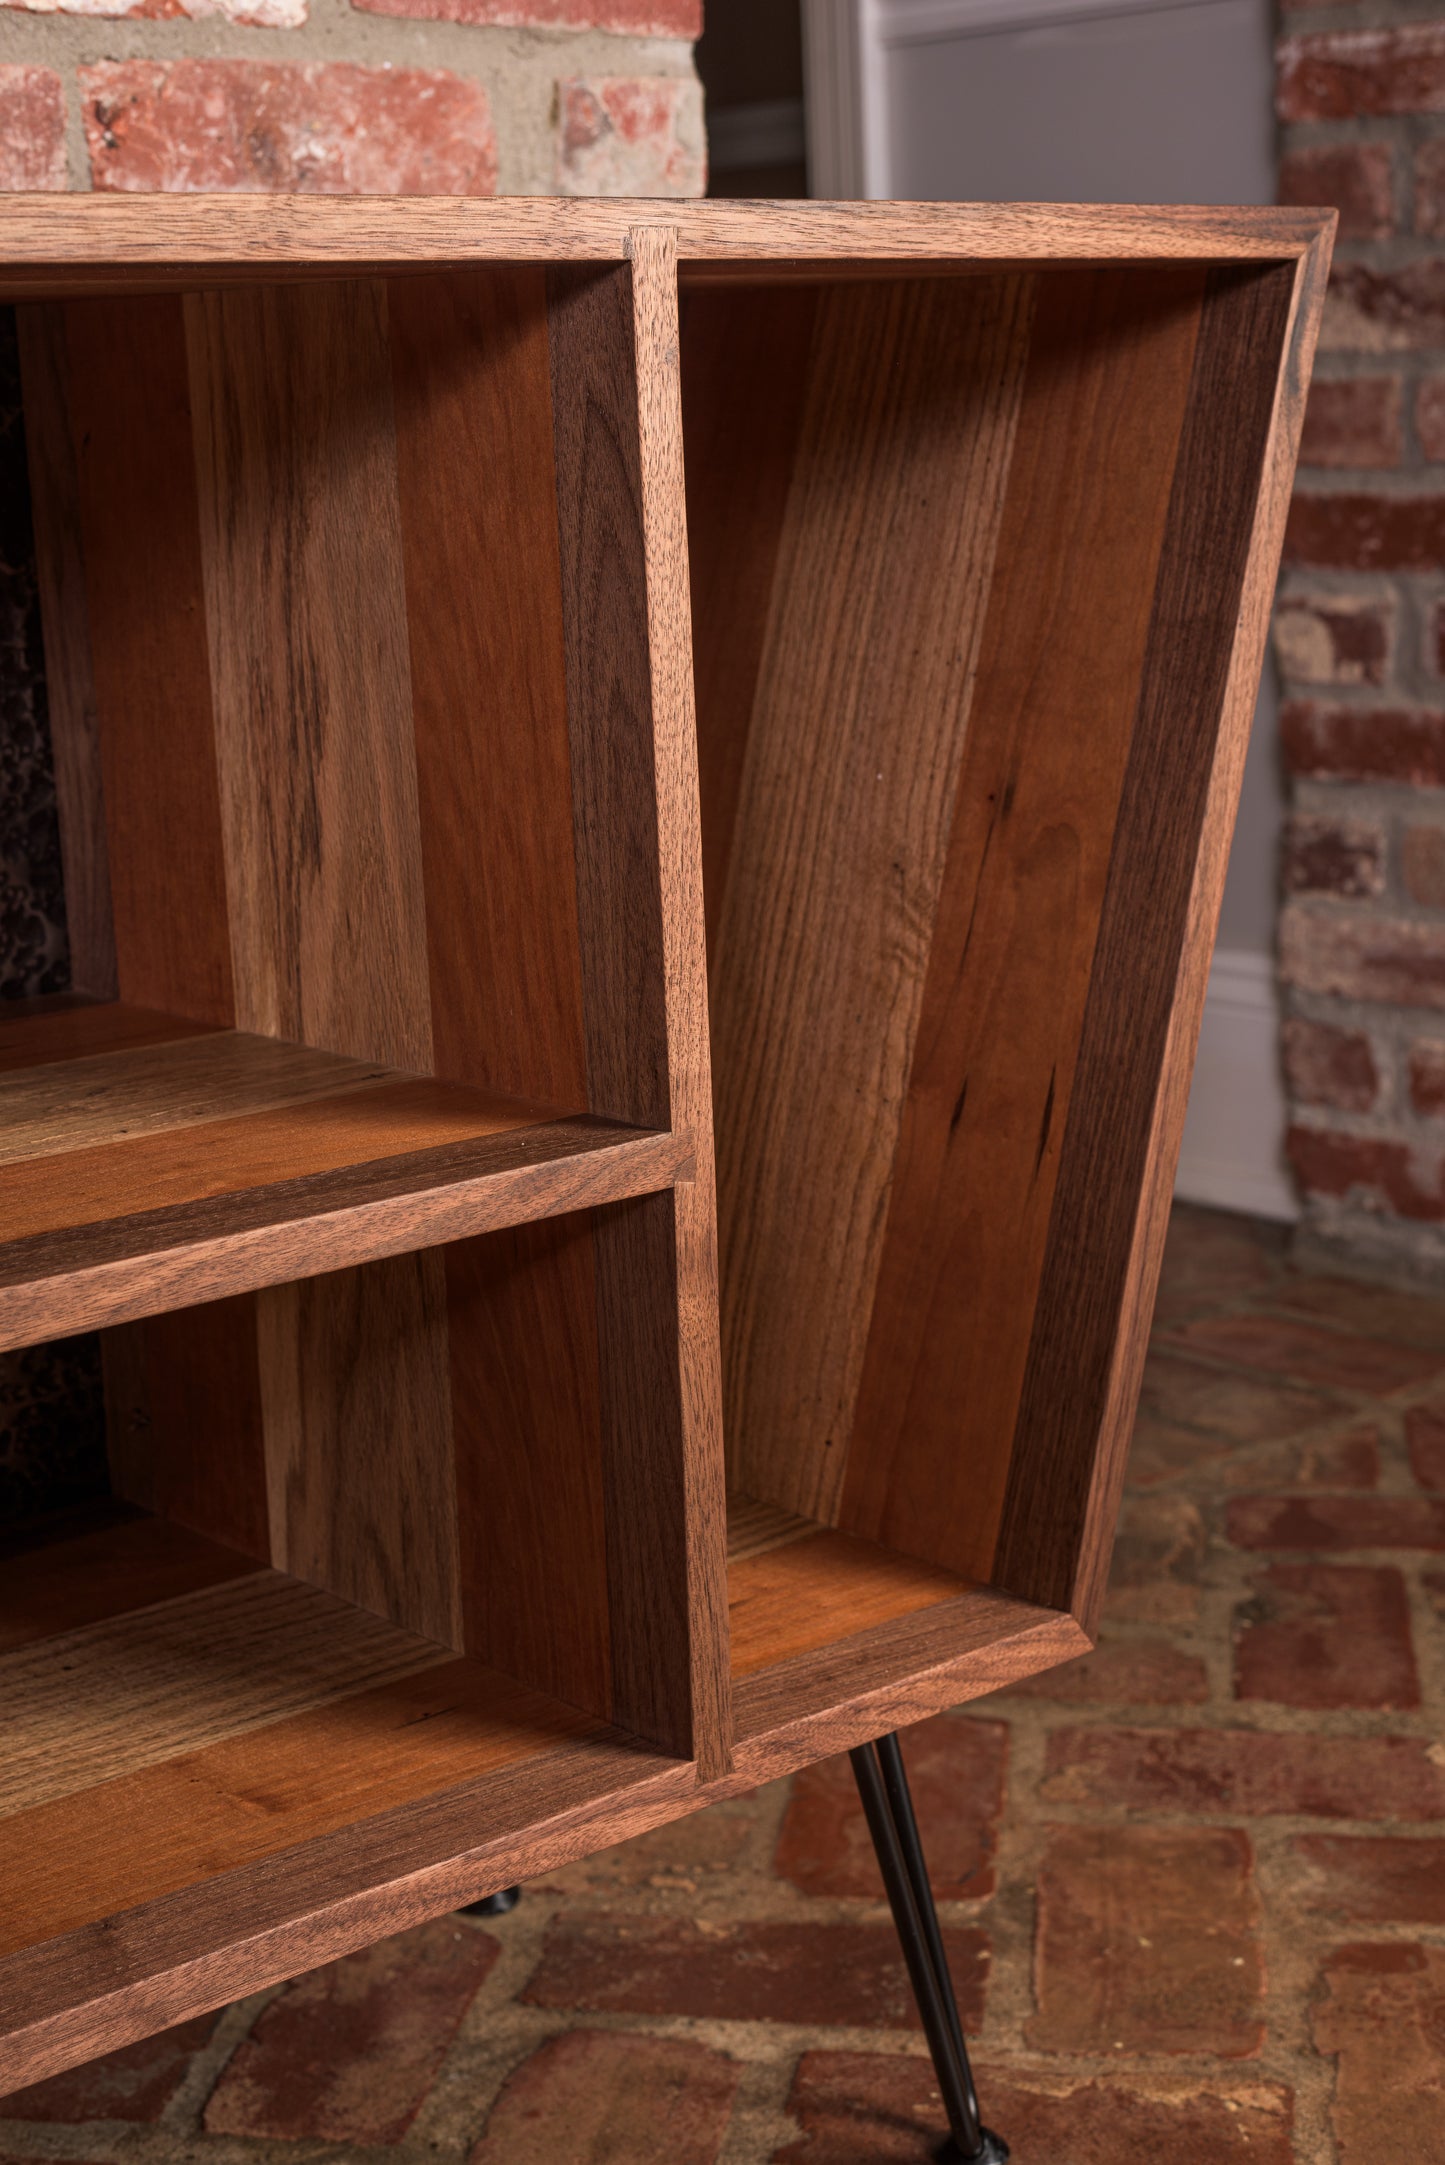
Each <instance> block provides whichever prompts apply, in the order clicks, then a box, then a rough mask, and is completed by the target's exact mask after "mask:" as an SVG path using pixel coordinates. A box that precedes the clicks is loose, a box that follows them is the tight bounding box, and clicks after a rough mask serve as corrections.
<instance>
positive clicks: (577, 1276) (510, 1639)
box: [445, 1213, 612, 1719]
mask: <svg viewBox="0 0 1445 2165" xmlns="http://www.w3.org/2000/svg"><path fill="white" fill-rule="evenodd" d="M592 1245H593V1244H592V1218H591V1215H590V1214H589V1213H583V1214H581V1215H578V1216H571V1217H564V1218H546V1219H543V1220H542V1221H541V1222H540V1223H538V1224H536V1225H523V1226H517V1227H515V1228H514V1229H512V1230H510V1231H508V1232H504V1233H492V1234H488V1235H487V1236H486V1237H485V1238H483V1239H481V1240H469V1241H458V1242H456V1243H455V1244H454V1245H453V1246H451V1247H449V1248H447V1249H446V1250H445V1256H446V1277H447V1299H448V1316H449V1322H450V1334H451V1398H452V1419H453V1423H454V1426H455V1435H456V1479H457V1528H458V1539H459V1544H460V1557H461V1588H462V1610H463V1622H464V1626H465V1644H466V1650H467V1652H468V1653H471V1654H476V1655H478V1656H480V1658H481V1659H482V1660H484V1661H488V1662H490V1663H491V1664H492V1665H493V1666H494V1667H495V1668H498V1669H503V1670H505V1671H506V1672H507V1674H508V1675H510V1676H515V1677H519V1678H520V1679H521V1680H522V1681H523V1682H525V1683H527V1684H531V1685H535V1686H536V1687H538V1688H539V1689H541V1690H545V1691H551V1692H555V1693H556V1694H557V1696H558V1697H559V1698H561V1699H565V1700H567V1701H568V1702H569V1704H571V1705H573V1706H580V1707H584V1708H585V1709H586V1710H587V1711H588V1713H591V1714H596V1715H599V1716H601V1717H603V1718H604V1719H606V1718H609V1717H610V1715H611V1712H612V1689H611V1627H610V1623H609V1610H608V1588H607V1547H606V1534H605V1528H604V1520H603V1498H602V1434H601V1409H600V1399H599V1393H600V1383H599V1377H598V1348H597V1291H596V1278H595V1272H594V1267H593V1252H592Z"/></svg>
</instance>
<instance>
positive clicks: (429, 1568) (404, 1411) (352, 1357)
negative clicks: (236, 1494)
mask: <svg viewBox="0 0 1445 2165" xmlns="http://www.w3.org/2000/svg"><path fill="white" fill-rule="evenodd" d="M446 1310H447V1302H446V1268H445V1264H444V1261H443V1258H442V1256H441V1254H440V1253H439V1252H438V1251H437V1250H435V1249H423V1250H422V1251H421V1252H420V1253H419V1254H416V1255H403V1256H394V1257H391V1258H389V1259H388V1260H386V1261H385V1262H378V1263H371V1264H368V1265H367V1266H366V1267H365V1268H364V1269H362V1270H354V1271H342V1272H337V1273H334V1274H331V1275H329V1276H327V1277H323V1278H308V1279H303V1280H302V1281H301V1282H300V1283H299V1284H295V1285H288V1286H276V1287H274V1288H271V1289H270V1290H268V1291H266V1292H263V1293H260V1294H258V1295H257V1298H256V1321H257V1336H258V1349H259V1358H260V1374H261V1405H262V1421H263V1427H264V1432H265V1439H266V1441H265V1450H266V1493H267V1497H268V1501H269V1506H270V1520H271V1557H272V1561H273V1562H274V1563H275V1564H276V1565H277V1567H278V1568H279V1569H281V1570H283V1571H291V1572H294V1573H296V1574H297V1576H299V1577H301V1578H305V1579H309V1580H312V1581H314V1582H315V1583H317V1584H318V1585H322V1586H327V1587H329V1588H331V1590H332V1591H333V1592H334V1593H337V1594H340V1595H341V1596H342V1597H343V1598H344V1599H345V1600H347V1601H354V1602H356V1603H358V1604H359V1605H360V1606H361V1607H362V1608H365V1609H371V1610H374V1611H375V1613H376V1614H377V1615H378V1616H385V1617H390V1618H391V1619H392V1620H393V1622H395V1623H397V1624H399V1625H401V1626H402V1627H403V1628H404V1629H408V1630H411V1631H416V1632H420V1633H422V1634H423V1635H424V1636H425V1637H426V1638H429V1639H435V1640H438V1641H440V1642H441V1643H442V1644H443V1645H445V1646H448V1647H453V1648H457V1649H460V1648H461V1646H462V1643H463V1631H462V1602H461V1586H460V1571H459V1562H458V1555H457V1504H456V1484H455V1479H454V1474H453V1462H452V1416H451V1392H450V1385H449V1379H448V1365H447V1362H448V1354H447V1323H446Z"/></svg>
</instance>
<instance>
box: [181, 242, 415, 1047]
mask: <svg viewBox="0 0 1445 2165" xmlns="http://www.w3.org/2000/svg"><path fill="white" fill-rule="evenodd" d="M185 322H186V336H187V344H188V350H189V361H190V372H191V380H192V385H193V397H194V404H195V422H196V429H195V434H196V443H195V468H196V471H197V472H198V474H199V476H200V491H199V493H200V520H201V538H202V549H201V556H202V560H203V563H204V568H205V614H206V621H207V624H208V626H209V633H210V650H211V671H212V679H213V687H214V704H215V738H216V758H217V762H218V765H219V771H220V793H221V813H222V820H223V824H224V829H225V838H226V878H227V885H228V891H229V896H230V912H231V945H232V952H233V954H234V958H235V975H236V1015H235V1019H236V1021H237V1023H238V1024H239V1025H240V1026H241V1027H242V1028H246V1029H252V1030H260V1031H263V1032H265V1033H267V1034H268V1035H270V1036H275V1037H289V1038H294V1039H297V1040H299V1041H301V1042H304V1043H306V1044H309V1045H314V1046H317V1047H320V1048H321V1049H323V1050H326V1051H329V1052H340V1053H348V1054H350V1055H351V1056H352V1057H353V1058H356V1059H362V1060H381V1061H385V1062H386V1063H387V1064H388V1065H390V1066H393V1067H402V1068H410V1069H412V1070H414V1071H417V1072H419V1073H422V1074H426V1073H430V1071H431V1055H432V1042H431V1017H430V1002H429V998H428V993H427V969H426V918H425V904H424V899H423V891H422V870H421V846H420V828H419V821H418V813H417V781H416V758H415V754H414V751H413V746H412V729H411V691H410V681H409V673H408V662H407V636H406V612H405V606H404V601H403V583H402V564H401V538H400V515H399V511H398V506H397V485H396V452H395V442H394V437H393V430H392V411H391V363H390V356H389V353H388V349H387V343H386V300H385V290H384V288H383V287H382V286H381V285H379V284H378V283H376V282H374V281H358V282H355V283H338V284H335V285H329V286H317V287H306V288H300V287H288V286H274V287H265V288H258V289H256V290H255V291H250V292H230V293H220V292H214V291H213V292H210V293H207V294H197V295H193V296H191V297H190V298H188V299H187V301H186V303H185Z"/></svg>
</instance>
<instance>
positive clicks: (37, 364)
mask: <svg viewBox="0 0 1445 2165" xmlns="http://www.w3.org/2000/svg"><path fill="white" fill-rule="evenodd" d="M15 314H16V327H17V331H18V336H19V345H20V373H21V381H22V384H23V387H24V400H25V443H26V452H27V456H28V461H29V467H30V502H31V511H32V516H33V519H34V525H35V568H36V575H37V578H38V582H39V588H40V614H41V621H42V623H43V625H44V630H45V691H46V700H47V703H48V706H49V711H50V738H51V746H52V751H53V756H54V760H55V796H56V803H57V808H58V810H59V814H60V856H61V864H62V866H63V868H64V874H65V928H66V935H67V938H68V939H69V942H70V979H71V984H72V985H73V986H74V988H75V990H76V991H77V992H85V993H90V994H92V995H93V996H94V997H95V998H97V999H102V1000H113V999H114V998H115V997H116V991H117V987H116V969H115V925H114V922H113V920H112V917H111V904H110V851H109V845H108V843H107V840H106V832H105V789H104V785H103V783H102V781H101V766H100V720H99V716H98V714H97V712H96V703H95V672H94V668H93V665H92V662H91V654H90V610H89V606H88V604H87V601H86V592H85V585H86V581H85V552H84V548H83V546H82V542H81V532H80V477H79V474H78V472H77V470H76V459H75V443H74V439H73V437H72V435H71V427H70V361H69V355H68V352H67V345H66V336H65V310H64V308H63V307H61V306H60V305H59V304H58V303H50V304H48V305H40V306H35V307H29V308H19V309H17V310H16V312H15Z"/></svg>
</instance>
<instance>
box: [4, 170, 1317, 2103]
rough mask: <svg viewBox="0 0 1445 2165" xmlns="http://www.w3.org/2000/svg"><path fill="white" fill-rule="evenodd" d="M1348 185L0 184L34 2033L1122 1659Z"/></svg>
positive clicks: (8, 1865)
mask: <svg viewBox="0 0 1445 2165" xmlns="http://www.w3.org/2000/svg"><path fill="white" fill-rule="evenodd" d="M1330 242H1331V224H1330V220H1329V218H1328V217H1327V216H1326V215H1325V214H1322V213H1314V212H1303V211H1294V210H1291V211H1276V210H1268V211H1266V210H1247V211H1213V212H1200V211H1191V210H1179V211H1172V210H1152V211H1136V210H1130V209H1128V208H1126V207H1125V208H1120V207H1114V208H1108V209H1089V208H1088V207H1085V206H1071V207H1068V208H1066V209H1059V210H1048V209H1040V208H1039V207H1038V206H1007V205H988V206H977V205H975V206H959V205H928V206H904V205H886V204H863V205H851V206H850V205H831V206H830V205H795V206H768V205H732V204H706V203H704V204H690V205H677V206H661V205H658V204H655V203H654V204H648V205H627V204H602V203H594V204H580V203H574V204H558V203H549V204H537V203H532V204H522V203H516V202H513V203H507V202H499V203H495V204H456V203H440V202H434V203H426V202H416V203H397V202H393V203H384V202H377V201H372V200H362V199H358V200H354V201H343V200H339V199H338V200H336V201H330V202H323V201H319V200H318V201H310V200H307V201H297V202H292V203H288V204H286V205H284V206H277V205H276V204H274V203H271V204H267V205H265V206H260V205H257V204H254V203H247V202H246V201H244V200H242V199H225V200H222V199H216V200H215V201H212V202H209V203H199V204H198V203H196V202H194V201H186V200H184V199H180V198H176V199H164V198H159V197H157V198H128V199H125V200H122V199H120V198H114V199H106V198H103V197H95V198H76V199H58V198H57V199H46V198H39V197H36V198H12V199H7V200H5V201H3V202H0V293H3V294H10V295H14V296H16V297H18V298H19V299H20V301H21V302H22V305H21V307H20V309H19V313H18V320H19V323H20V344H21V362H22V379H23V398H24V408H25V427H26V439H27V449H28V458H29V470H30V475H31V479H32V488H33V496H34V513H35V528H36V557H37V571H38V577H39V586H40V593H41V601H42V611H43V617H44V627H45V650H46V669H47V692H48V703H49V711H50V715H51V719H52V727H53V735H54V741H55V759H56V785H57V798H58V804H59V812H60V823H61V842H62V853H63V858H64V867H65V884H66V912H67V923H68V930H69V938H70V948H71V955H72V961H73V968H74V981H75V986H76V988H77V994H78V995H79V996H78V997H76V998H74V999H69V1000H66V1001H59V1002H50V1003H47V1004H46V1005H45V1006H44V1007H43V1008H38V1009H35V1010H11V1011H10V1012H9V1013H8V1014H0V1136H3V1138H4V1140H3V1141H0V1346H6V1345H15V1344H18V1343H26V1342H29V1341H31V1340H33V1339H37V1338H40V1337H42V1336H44V1335H46V1334H48V1333H52V1332H59V1331H68V1330H78V1329H81V1328H85V1327H91V1326H102V1327H103V1328H102V1337H101V1349H102V1359H103V1365H104V1374H105V1395H106V1418H107V1429H108V1449H109V1462H110V1477H111V1487H112V1491H113V1495H114V1498H115V1499H116V1504H117V1507H118V1508H119V1509H120V1510H121V1515H120V1516H119V1517H112V1518H111V1519H110V1520H108V1521H107V1522H106V1523H104V1524H97V1525H95V1526H93V1527H90V1528H89V1529H88V1530H74V1529H72V1530H71V1532H70V1533H68V1534H67V1535H66V1536H65V1537H64V1538H63V1539H62V1538H60V1537H59V1536H57V1537H56V1538H54V1539H47V1540H46V1542H45V1545H44V1546H37V1540H36V1538H33V1537H30V1536H24V1535H17V1537H16V1540H15V1542H14V1543H12V1544H11V1551H10V1553H8V1554H7V1553H6V1550H5V1541H4V1529H0V1729H3V1732H4V1734H5V1736H6V1745H7V1748H6V1758H5V1763H4V1765H3V1766H0V2088H3V2087H5V2086H8V2085H15V2084H19V2083H22V2082H26V2081H33V2080H35V2079H37V2078H39V2077H41V2076H43V2075H45V2074H47V2073H50V2072H52V2071H54V2070H56V2069H58V2068H61V2067H64V2066H66V2065H68V2064H71V2063H73V2062H74V2061H76V2060H78V2059H81V2058H84V2057H85V2056H86V2055H87V2054H90V2053H96V2052H100V2051H104V2050H106V2049H108V2048H110V2047H113V2046H117V2045H120V2044H123V2043H125V2042H127V2041H129V2040H131V2039H134V2038H136V2037H139V2036H141V2035H143V2034H145V2033H146V2032H147V2031H148V2030H154V2029H158V2028H161V2027H164V2026H165V2025H166V2024H168V2023H172V2022H177V2021H180V2020H182V2019H184V2018H185V2017H186V2016H188V2015H191V2014H195V2013H197V2012H199V2011H201V2010H202V2009H204V2008H209V2007H213V2006H216V2005H218V2004H220V2003H221V2002H223V2001H225V2000H227V1999H230V1998H234V1997H238V1996H240V1995H242V1994H245V1993H249V1992H252V1991H255V1990H257V1989H259V1988H260V1987H262V1986H264V1985H267V1984H269V1983H271V1982H273V1981H275V1980H277V1979H279V1978H282V1977H285V1976H289V1975H294V1974H296V1973H297V1972H298V1971H300V1970H304V1969H306V1968H308V1967H310V1966H312V1965H314V1964H317V1963H321V1962H324V1961H328V1960H331V1959H333V1958H334V1957H336V1956H338V1955H340V1954H343V1953H345V1952H346V1951H347V1950H348V1949H351V1948H354V1947H358V1946H361V1945H363V1944H365V1943H366V1942H368V1941H369V1940H372V1939H375V1938H378V1937H380V1936H382V1935H383V1934H385V1933H387V1932H390V1931H394V1930H399V1929H401V1928H402V1927H404V1926H406V1925H409V1924H412V1923H415V1922H418V1921H420V1920H421V1919H422V1918H425V1917H428V1916H433V1915H437V1914H440V1913H441V1912H442V1911H444V1910H446V1909H447V1908H448V1907H451V1906H454V1905H456V1904H458V1903H461V1902H464V1901H467V1900H470V1899H474V1898H475V1897H477V1896H479V1895H481V1894H483V1893H485V1892H487V1891H489V1890H490V1889H493V1888H496V1887H498V1886H501V1885H506V1884H509V1883H510V1882H512V1881H513V1880H517V1879H521V1878H526V1877H528V1876H530V1875H531V1874H533V1873H536V1872H540V1871H543V1870H547V1869H550V1868H552V1867H553V1866H555V1865H557V1864H559V1863H561V1862H563V1861H565V1860H566V1859H568V1858H572V1857H576V1856H580V1855H583V1854H585V1853H587V1852H588V1851H589V1850H591V1849H595V1848H597V1847H599V1846H601V1845H603V1844H605V1843H607V1842H611V1841H617V1840H620V1839H622V1838H624V1837H625V1836H627V1835H629V1834H633V1833H637V1832H640V1831H642V1830H643V1829H644V1828H646V1827H648V1826H651V1825H655V1824H658V1823H660V1822H661V1821H664V1820H666V1819H669V1818H672V1817H675V1816H677V1815H678V1814H679V1813H681V1812H685V1811H690V1810H696V1809H698V1808H699V1807H701V1806H702V1805H704V1804H706V1803H708V1802H710V1801H711V1800H713V1799H715V1798H718V1797H723V1796H727V1795H729V1794H732V1793H735V1792H736V1791H737V1790H739V1789H740V1788H743V1787H746V1786H749V1785H750V1784H752V1783H754V1782H756V1781H759V1780H764V1779H767V1778H768V1777H769V1776H771V1775H774V1774H779V1773H785V1772H787V1771H788V1770H789V1769H790V1768H794V1767H798V1766H802V1765H805V1764H807V1763H808V1762H809V1761H811V1760H815V1759H817V1758H819V1757H820V1756H822V1755H824V1754H827V1753H831V1752H836V1751H841V1750H844V1749H847V1748H850V1747H852V1746H854V1745H857V1744H859V1743H860V1742H863V1741H864V1740H866V1739H867V1738H870V1737H873V1736H876V1735H878V1734H880V1733H881V1732H882V1731H884V1730H888V1729H892V1728H896V1727H899V1726H901V1725H903V1724H905V1723H907V1722H910V1721H913V1720H916V1719H918V1718H919V1717H920V1716H922V1715H925V1714H929V1713H932V1712H934V1711H937V1710H939V1709H941V1708H943V1707H946V1706H949V1705H953V1704H956V1703H958V1702H960V1701H962V1700H965V1699H969V1698H973V1697H977V1696H978V1695H980V1694H982V1693H985V1692H988V1691H990V1690H993V1689H995V1688H997V1687H998V1686H1000V1685H1002V1684H1005V1683H1007V1682H1009V1681H1011V1680H1014V1679H1017V1678H1019V1677H1022V1676H1027V1675H1030V1674H1033V1673H1034V1672H1036V1671H1038V1670H1040V1669H1043V1668H1047V1667H1048V1666H1050V1665H1051V1664H1053V1663H1055V1662H1059V1661H1063V1660H1066V1659H1068V1658H1070V1657H1071V1656H1072V1655H1074V1654H1076V1653H1078V1652H1080V1651H1081V1650H1082V1649H1083V1648H1084V1647H1086V1646H1087V1645H1088V1643H1089V1639H1090V1634H1091V1632H1092V1630H1093V1627H1094V1620H1095V1618H1096V1615H1097V1612H1098V1605H1099V1600H1100V1596H1101V1591H1102V1587H1103V1583H1104V1578H1105V1573H1106V1570H1107V1564H1108V1554H1109V1546H1110V1541H1111V1538H1112V1531H1113V1522H1114V1515H1115V1511H1116V1508H1117V1500H1118V1494H1119V1485H1120V1480H1121V1475H1122V1464H1123V1455H1124V1450H1125V1447H1126V1443H1127V1437H1128V1432H1129V1428H1130V1424H1131V1420H1132V1415H1133V1408H1134V1404H1135V1401H1136V1397H1137V1391H1138V1384H1139V1375H1140V1368H1141V1364H1142V1359H1143V1351H1144V1345H1145V1339H1146V1334H1147V1328H1148V1320H1149V1314H1150V1308H1151V1305H1152V1299H1153V1289H1154V1284H1155V1279H1156V1276H1157V1270H1158V1264H1159V1257H1160V1251H1161V1245H1162V1237H1163V1229H1164V1224H1165V1221H1166V1217H1167V1208H1168V1199H1169V1194H1170V1189H1171V1185H1172V1178H1173V1170H1174V1159H1175V1154H1176V1152H1177V1146H1178V1140H1179V1134H1180V1131H1181V1128H1182V1124H1183V1117H1184V1108H1185V1103H1186V1099H1187V1093H1188V1084H1189V1067H1190V1060H1191V1057H1192V1048H1193V1044H1194V1041H1195V1037H1196V1034H1197V1029H1198V1023H1199V1017H1200V1012H1201V1008H1202V1003H1203V997H1204V988H1205V982H1206V978H1207V973H1208V962H1209V951H1210V944H1211V939H1212V934H1213V926H1214V921H1215V916H1216V913H1217V910H1218V906H1219V900H1220V895H1221V891H1222V883H1223V877H1224V867H1225V862H1226V858H1227V854H1228V841H1229V833H1230V827H1231V823H1232V819H1233V811H1234V804H1235V800H1236V796H1237V791H1238V786H1239V780H1240V775H1241V771H1242V764H1243V758H1244V750H1245V745H1246V741H1247V737H1248V730H1249V722H1250V717H1251V714H1252V711H1253V705H1254V698H1255V691H1256V687H1257V682H1258V676H1259V669H1260V664H1261V659H1262V655H1263V647H1264V639H1265V631H1266V625H1267V618H1268V608H1269V597H1270V594H1271V591H1272V586H1273V581H1274V576H1275V572H1276V569H1277V564H1278V558H1279V551H1280V543H1281V538H1282V533H1283V525H1284V519H1285V514H1286V511H1287V507H1288V501H1289V494H1290V487H1291V479H1292V472H1293V463H1294V457H1295V452H1296V448H1297V443H1298V436H1299V429H1300V423H1301V419H1302V415H1303V408H1304V398H1305V391H1306V387H1307V382H1308V376H1309V368H1310V361H1311V356H1312V351H1313V342H1314V338H1315V333H1316V328H1317V324H1318V318H1319V309H1320V302H1321V297H1322V294H1323V290H1324V280H1325V276H1326V273H1327V269H1328V257H1329V250H1330ZM715 1129H716V1144H715V1142H714V1130H715ZM729 1490H733V1491H736V1494H735V1497H734V1505H733V1510H732V1513H731V1520H730V1521H729V1513H728V1510H727V1503H726V1499H727V1495H728V1492H729ZM730 1547H731V1554H730V1553H729V1550H730Z"/></svg>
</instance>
